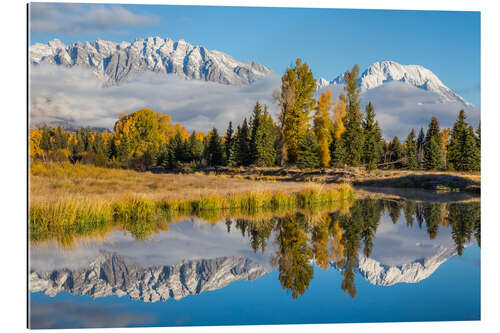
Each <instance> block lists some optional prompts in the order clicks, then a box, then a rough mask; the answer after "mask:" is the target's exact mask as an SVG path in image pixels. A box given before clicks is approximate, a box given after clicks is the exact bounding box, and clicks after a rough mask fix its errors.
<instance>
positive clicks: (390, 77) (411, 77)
mask: <svg viewBox="0 0 500 333" xmlns="http://www.w3.org/2000/svg"><path fill="white" fill-rule="evenodd" d="M392 81H399V82H403V83H406V84H408V85H410V86H414V87H417V88H420V89H423V90H426V91H430V92H434V93H436V94H437V95H438V96H439V100H438V101H436V102H438V103H449V102H452V103H460V104H462V105H464V106H466V107H470V106H473V105H472V104H471V103H469V102H467V101H466V100H465V99H464V98H463V97H461V96H460V95H458V94H457V93H456V92H454V91H453V90H451V89H450V88H448V87H447V86H445V85H444V84H443V82H441V80H440V79H439V78H438V77H437V76H436V75H435V74H434V73H433V72H432V71H430V70H429V69H427V68H425V67H423V66H419V65H401V64H399V63H397V62H394V61H382V62H375V63H374V64H372V65H371V66H370V67H368V68H367V69H366V70H365V71H364V72H363V73H362V74H361V75H360V78H359V79H358V86H359V87H360V88H361V92H362V93H363V92H366V91H368V90H370V89H374V88H377V87H379V86H382V85H383V84H385V83H387V82H392ZM316 84H317V86H318V88H319V89H322V88H326V87H328V86H336V85H344V84H345V79H344V75H343V74H341V75H339V76H338V77H336V78H335V79H333V80H332V81H330V82H328V81H327V80H325V79H324V78H321V79H319V80H317V81H316Z"/></svg>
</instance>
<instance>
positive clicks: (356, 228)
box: [226, 199, 481, 299]
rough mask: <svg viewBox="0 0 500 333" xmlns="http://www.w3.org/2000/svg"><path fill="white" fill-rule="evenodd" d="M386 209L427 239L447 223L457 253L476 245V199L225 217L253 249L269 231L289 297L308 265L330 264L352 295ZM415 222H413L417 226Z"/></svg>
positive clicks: (305, 282) (360, 203) (303, 282)
mask: <svg viewBox="0 0 500 333" xmlns="http://www.w3.org/2000/svg"><path fill="white" fill-rule="evenodd" d="M384 212H387V213H388V215H389V217H390V218H391V220H392V221H393V223H394V224H396V223H398V221H399V220H400V217H401V213H403V215H404V219H405V220H406V226H407V227H408V228H413V227H414V224H415V222H416V223H417V226H418V227H419V228H422V227H425V228H426V231H427V234H428V236H429V239H431V240H433V239H435V238H436V236H437V235H438V233H439V228H451V235H452V238H453V241H454V243H455V247H456V251H457V254H458V255H462V253H463V249H464V246H465V245H466V244H467V243H469V242H471V241H472V237H474V238H475V240H476V242H477V244H478V246H480V245H481V218H480V217H481V215H480V203H479V202H466V203H422V202H415V201H403V200H375V199H364V200H357V201H355V202H354V203H353V205H352V206H351V207H350V209H349V210H348V211H344V212H342V211H337V212H333V213H328V212H321V213H311V212H294V213H290V214H286V215H284V216H275V217H272V218H267V219H264V220H260V221H255V220H245V219H236V220H234V221H233V220H231V219H227V220H226V224H227V228H228V231H229V230H230V226H231V224H232V223H233V222H234V225H235V227H236V228H237V229H239V230H240V231H241V232H242V234H243V236H246V237H248V238H249V239H250V244H251V247H252V249H253V251H254V252H255V253H256V252H258V251H261V252H264V251H265V249H266V245H267V243H268V241H269V239H270V238H271V235H272V234H273V232H274V241H275V243H276V245H277V250H276V253H275V254H274V256H273V257H272V260H271V261H272V265H273V266H275V267H276V266H277V267H278V271H279V280H280V283H281V285H282V287H283V289H284V290H289V291H290V292H291V295H292V297H293V298H294V299H295V298H297V297H298V296H299V295H303V294H304V293H305V292H306V290H307V288H308V287H309V283H310V281H311V279H312V278H313V275H314V269H313V264H316V265H317V266H318V267H320V268H322V269H324V270H328V269H329V268H330V266H331V265H334V266H335V268H337V269H339V270H340V271H341V274H342V276H343V280H342V283H341V288H342V289H343V290H344V292H345V293H348V294H349V295H350V296H351V297H352V298H354V297H355V296H356V292H357V291H356V285H355V283H354V277H355V275H356V273H357V271H358V264H359V253H360V252H362V253H363V254H364V255H365V256H366V257H370V255H371V253H372V249H373V240H374V238H375V234H376V232H377V229H378V226H379V222H380V220H381V217H382V214H383V213H384ZM417 226H415V227H417Z"/></svg>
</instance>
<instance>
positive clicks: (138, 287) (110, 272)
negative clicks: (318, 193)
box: [29, 199, 481, 302]
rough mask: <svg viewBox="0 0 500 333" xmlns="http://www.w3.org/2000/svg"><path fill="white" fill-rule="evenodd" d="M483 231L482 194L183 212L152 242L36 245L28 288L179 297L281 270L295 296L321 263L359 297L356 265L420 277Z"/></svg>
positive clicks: (406, 278)
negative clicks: (266, 210) (220, 213)
mask: <svg viewBox="0 0 500 333" xmlns="http://www.w3.org/2000/svg"><path fill="white" fill-rule="evenodd" d="M480 230H481V229H480V203H479V202H467V203H421V202H415V201H388V200H374V199H364V200H356V201H355V202H354V203H353V205H352V206H351V207H350V208H349V209H347V210H344V211H335V212H314V211H313V212H303V211H302V212H291V213H286V214H283V215H281V216H271V217H267V218H262V219H251V218H249V219H245V218H236V219H233V218H231V217H228V218H226V220H225V221H221V222H220V223H215V224H213V223H212V224H209V223H206V222H203V221H201V220H198V219H195V218H194V219H186V220H183V221H181V222H177V223H171V224H170V226H169V228H168V231H161V232H159V233H157V234H154V235H152V236H150V237H149V238H148V239H146V240H136V239H134V238H133V237H131V235H130V234H129V233H126V232H123V231H122V232H120V231H114V232H111V233H110V234H108V235H106V236H105V237H104V239H100V240H88V239H87V240H86V241H85V242H81V243H78V244H75V246H73V247H71V248H61V247H60V246H57V244H56V245H55V244H54V243H51V242H42V243H33V244H32V247H31V255H30V276H29V280H30V291H32V292H38V291H43V292H44V293H46V294H47V295H50V296H55V295H57V294H58V293H59V292H61V291H67V292H69V293H71V294H79V295H89V296H92V297H94V298H96V297H104V296H110V295H116V296H124V295H128V296H129V297H130V298H131V299H137V300H142V301H144V302H155V301H165V300H167V299H169V298H174V299H176V300H179V299H181V298H183V297H185V296H187V295H196V294H200V293H202V292H204V291H208V290H216V289H220V288H224V287H225V286H227V285H229V284H230V283H232V282H234V281H238V280H255V279H258V278H260V277H261V276H263V275H265V274H267V273H269V272H270V271H272V270H273V269H275V268H277V270H278V272H279V274H278V278H279V281H280V283H281V286H282V288H283V289H284V290H286V291H287V292H288V293H289V294H290V295H291V296H292V297H293V298H298V297H299V296H300V295H303V294H304V293H306V291H307V289H308V287H309V284H310V281H311V280H312V279H313V278H314V265H316V266H317V267H319V268H320V269H324V270H329V269H330V268H333V269H337V270H339V271H340V274H341V275H342V282H341V285H340V287H341V288H342V290H343V291H344V292H345V293H347V294H349V295H350V296H351V297H352V298H354V297H355V296H356V294H357V290H356V285H355V283H354V277H355V275H356V274H357V273H358V274H360V275H361V276H363V277H364V278H365V279H366V280H368V281H369V282H370V283H371V284H374V285H380V286H390V285H394V284H396V283H401V282H405V283H416V282H419V281H421V280H423V279H426V278H428V277H429V276H431V274H433V273H434V272H435V270H436V269H437V268H438V267H439V266H440V265H441V264H442V263H443V262H445V261H446V260H448V259H449V258H451V257H452V256H454V255H459V256H460V255H462V253H463V250H464V248H465V247H467V246H469V245H471V244H472V243H473V242H474V241H475V242H476V243H477V244H478V245H479V246H480V239H481V231H480ZM76 245H78V246H76Z"/></svg>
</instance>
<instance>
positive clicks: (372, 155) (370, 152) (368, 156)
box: [363, 102, 383, 170]
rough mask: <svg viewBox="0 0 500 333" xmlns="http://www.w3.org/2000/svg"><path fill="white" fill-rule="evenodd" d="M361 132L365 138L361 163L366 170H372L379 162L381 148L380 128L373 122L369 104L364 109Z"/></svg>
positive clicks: (370, 104)
mask: <svg viewBox="0 0 500 333" xmlns="http://www.w3.org/2000/svg"><path fill="white" fill-rule="evenodd" d="M363 131H364V136H365V141H364V147H363V163H364V164H365V165H366V169H367V170H374V169H376V168H377V163H378V162H379V161H380V157H381V155H382V150H383V147H382V143H381V140H380V128H379V126H378V123H377V122H376V121H375V110H374V108H373V105H372V103H371V102H369V103H368V105H367V106H366V108H365V119H364V121H363Z"/></svg>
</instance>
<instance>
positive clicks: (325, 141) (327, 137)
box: [314, 89, 333, 167]
mask: <svg viewBox="0 0 500 333" xmlns="http://www.w3.org/2000/svg"><path fill="white" fill-rule="evenodd" d="M331 99H332V92H331V90H330V89H328V90H327V91H324V92H323V93H322V94H321V96H320V97H319V101H318V105H317V106H316V114H315V115H314V133H315V134H316V138H317V140H318V156H319V160H320V166H322V167H328V166H329V165H330V160H331V155H330V149H329V147H330V144H331V142H332V135H331V134H332V129H333V124H332V121H331V119H330V109H331V107H332V103H331Z"/></svg>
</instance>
